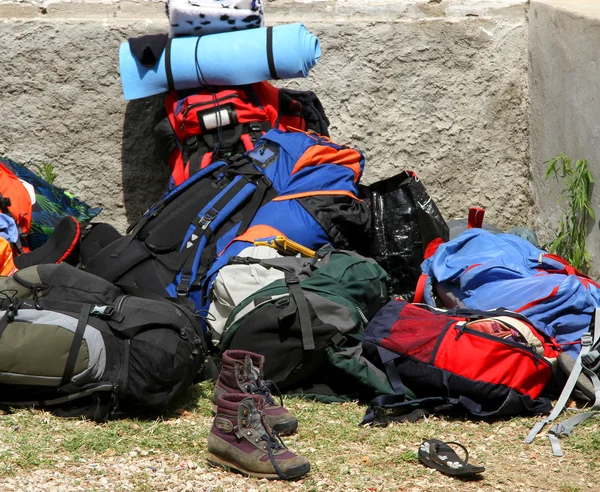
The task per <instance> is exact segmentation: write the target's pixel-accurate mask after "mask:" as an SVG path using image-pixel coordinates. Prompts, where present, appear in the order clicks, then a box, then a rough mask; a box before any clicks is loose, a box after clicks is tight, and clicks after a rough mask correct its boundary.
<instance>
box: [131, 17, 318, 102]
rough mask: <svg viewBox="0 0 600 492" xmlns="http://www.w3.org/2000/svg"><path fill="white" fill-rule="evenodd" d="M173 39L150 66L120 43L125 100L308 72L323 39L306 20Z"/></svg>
mask: <svg viewBox="0 0 600 492" xmlns="http://www.w3.org/2000/svg"><path fill="white" fill-rule="evenodd" d="M170 42H171V47H170V50H169V49H168V48H167V49H165V50H163V52H162V54H161V56H160V59H159V60H158V63H156V65H154V66H153V67H150V68H148V67H144V66H143V65H142V64H141V63H140V62H139V60H138V59H137V58H136V57H135V56H134V55H133V53H132V52H131V50H130V48H129V43H128V42H124V43H122V44H121V49H120V52H119V65H120V70H121V82H122V84H123V95H124V96H125V100H127V101H129V100H131V99H140V98H142V97H148V96H153V95H155V94H160V93H161V92H166V91H168V90H171V89H176V90H182V89H193V88H196V87H202V86H206V85H244V84H252V83H255V82H261V81H263V80H269V79H277V78H280V79H290V78H296V77H307V76H308V72H309V71H310V69H311V68H312V67H314V66H315V65H316V63H317V60H318V59H319V57H320V56H321V47H320V45H319V39H318V38H317V37H316V36H315V35H313V34H311V33H310V32H308V30H307V29H306V27H304V24H302V23H296V24H286V25H283V26H276V27H267V28H261V29H248V30H245V31H234V32H226V33H220V34H211V35H208V36H201V37H197V36H189V37H181V38H173V39H171V40H170ZM168 52H170V56H169V54H168ZM168 58H170V60H168ZM169 64H170V67H171V70H170V72H171V74H172V85H173V87H169V81H168V77H167V68H166V67H167V66H168V65H169Z"/></svg>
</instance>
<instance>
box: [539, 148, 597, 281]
mask: <svg viewBox="0 0 600 492" xmlns="http://www.w3.org/2000/svg"><path fill="white" fill-rule="evenodd" d="M544 164H547V165H548V167H547V168H546V174H545V178H546V179H548V178H550V177H554V178H556V181H557V182H558V181H559V178H563V179H566V186H565V188H564V189H563V190H562V192H561V194H560V199H559V203H566V204H567V209H566V210H565V211H564V212H563V213H562V215H561V218H560V221H559V224H558V228H557V230H556V238H555V239H554V240H553V241H551V242H550V243H547V244H546V245H545V247H546V248H547V249H548V250H549V251H550V252H551V253H553V254H556V255H558V256H560V257H562V258H564V259H565V260H566V261H568V262H569V263H570V264H571V265H572V266H573V267H575V268H577V269H578V270H581V271H584V272H585V271H587V269H588V268H589V265H590V260H591V257H590V253H589V252H588V251H587V250H586V237H587V219H588V217H591V218H592V219H595V218H596V216H595V214H594V210H593V209H592V205H591V188H592V184H593V183H594V177H593V175H592V173H591V171H590V170H589V169H588V161H587V160H585V159H580V160H578V161H577V162H575V164H573V161H572V159H571V158H570V157H568V156H566V155H565V154H559V155H558V156H556V157H555V158H554V159H550V160H548V161H545V162H544Z"/></svg>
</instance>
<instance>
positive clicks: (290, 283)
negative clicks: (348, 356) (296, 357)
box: [285, 272, 315, 350]
mask: <svg viewBox="0 0 600 492" xmlns="http://www.w3.org/2000/svg"><path fill="white" fill-rule="evenodd" d="M285 283H286V284H287V287H288V289H289V291H290V295H291V296H292V299H293V300H294V302H295V303H296V307H297V308H298V318H299V320H300V331H301V333H302V347H303V348H304V350H314V349H315V339H314V338H313V332H312V323H311V321H310V311H309V310H308V302H307V301H306V297H304V292H303V291H302V287H300V280H298V277H296V276H295V275H293V274H291V273H288V272H285Z"/></svg>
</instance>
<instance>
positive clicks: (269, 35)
mask: <svg viewBox="0 0 600 492" xmlns="http://www.w3.org/2000/svg"><path fill="white" fill-rule="evenodd" d="M267 63H268V64H269V74H271V78H272V79H274V80H277V79H279V77H278V76H277V70H276V69H275V57H274V56H273V28H272V27H267Z"/></svg>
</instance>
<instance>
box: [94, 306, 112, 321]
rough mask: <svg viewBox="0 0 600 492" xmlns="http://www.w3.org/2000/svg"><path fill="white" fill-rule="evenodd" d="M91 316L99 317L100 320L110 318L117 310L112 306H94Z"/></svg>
mask: <svg viewBox="0 0 600 492" xmlns="http://www.w3.org/2000/svg"><path fill="white" fill-rule="evenodd" d="M90 314H91V315H93V316H98V317H99V318H110V317H111V316H112V315H113V314H115V308H114V307H112V306H94V307H93V308H92V309H91V311H90Z"/></svg>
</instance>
